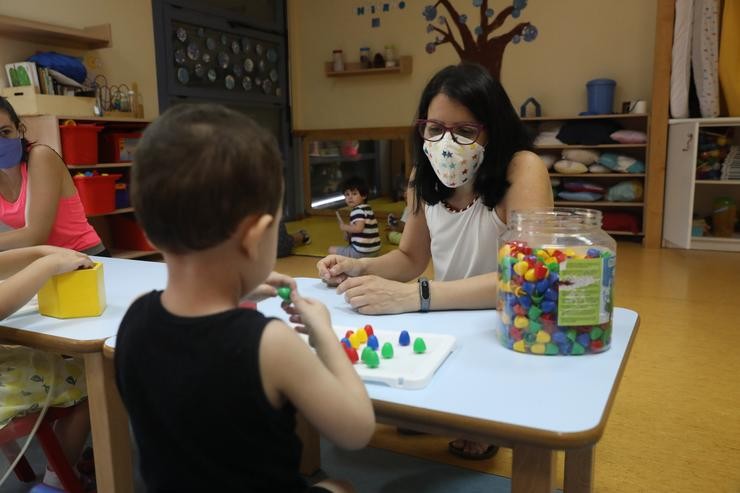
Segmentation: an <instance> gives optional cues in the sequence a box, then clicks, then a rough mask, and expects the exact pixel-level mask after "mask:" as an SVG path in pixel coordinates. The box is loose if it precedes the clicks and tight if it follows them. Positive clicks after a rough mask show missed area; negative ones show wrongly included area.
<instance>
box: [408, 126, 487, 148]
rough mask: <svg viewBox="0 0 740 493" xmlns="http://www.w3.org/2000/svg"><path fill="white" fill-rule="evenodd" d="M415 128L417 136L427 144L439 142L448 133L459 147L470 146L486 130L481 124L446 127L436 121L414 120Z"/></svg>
mask: <svg viewBox="0 0 740 493" xmlns="http://www.w3.org/2000/svg"><path fill="white" fill-rule="evenodd" d="M415 125H416V128H417V130H418V131H419V135H421V138H422V139H424V140H428V141H429V142H439V141H440V140H442V139H443V138H444V136H445V133H447V132H450V135H452V140H454V141H455V142H457V143H458V144H460V145H470V144H472V143H474V142H475V141H476V140H478V137H480V133H481V132H482V131H483V129H485V128H486V126H485V125H483V124H482V123H473V122H466V123H458V124H457V125H453V126H451V127H448V126H446V125H445V124H444V123H442V122H440V121H437V120H416V123H415Z"/></svg>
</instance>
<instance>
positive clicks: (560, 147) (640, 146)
mask: <svg viewBox="0 0 740 493" xmlns="http://www.w3.org/2000/svg"><path fill="white" fill-rule="evenodd" d="M645 147H647V144H595V145H582V144H578V145H567V144H557V145H535V146H534V148H535V149H538V150H543V151H544V150H565V149H644V148H645Z"/></svg>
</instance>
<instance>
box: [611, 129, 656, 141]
mask: <svg viewBox="0 0 740 493" xmlns="http://www.w3.org/2000/svg"><path fill="white" fill-rule="evenodd" d="M609 137H611V138H612V140H616V141H617V142H619V143H620V144H644V143H645V142H647V134H646V133H645V132H640V131H639V130H617V131H616V132H614V133H613V134H611V135H610V136H609Z"/></svg>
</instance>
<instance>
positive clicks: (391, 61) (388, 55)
mask: <svg viewBox="0 0 740 493" xmlns="http://www.w3.org/2000/svg"><path fill="white" fill-rule="evenodd" d="M395 51H396V50H395V47H394V46H393V45H385V66H386V67H395V66H396V53H395Z"/></svg>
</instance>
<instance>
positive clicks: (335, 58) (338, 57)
mask: <svg viewBox="0 0 740 493" xmlns="http://www.w3.org/2000/svg"><path fill="white" fill-rule="evenodd" d="M332 62H333V63H334V65H333V68H334V72H344V56H343V55H342V50H334V51H332Z"/></svg>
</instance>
